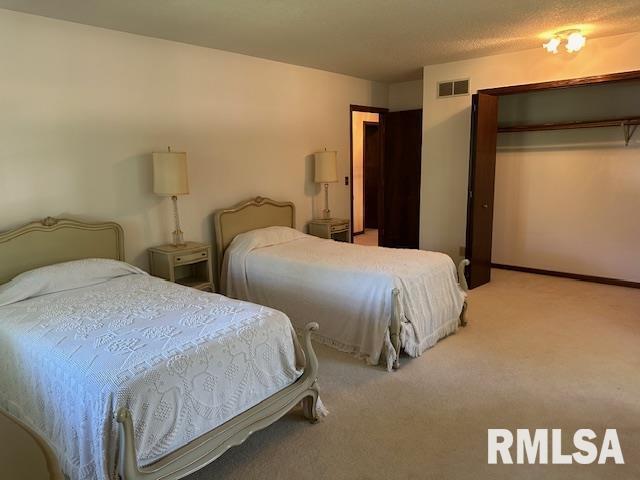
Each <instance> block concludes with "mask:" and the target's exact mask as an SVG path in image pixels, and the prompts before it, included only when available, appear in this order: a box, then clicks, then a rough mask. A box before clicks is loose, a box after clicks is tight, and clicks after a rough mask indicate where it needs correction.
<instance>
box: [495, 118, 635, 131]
mask: <svg viewBox="0 0 640 480" xmlns="http://www.w3.org/2000/svg"><path fill="white" fill-rule="evenodd" d="M622 125H640V117H626V118H611V119H608V120H589V121H579V122H561V123H541V124H537V125H512V126H504V127H498V133H511V132H538V131H543V130H571V129H574V128H600V127H620V126H622Z"/></svg>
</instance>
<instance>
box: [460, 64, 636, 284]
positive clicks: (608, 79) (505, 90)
mask: <svg viewBox="0 0 640 480" xmlns="http://www.w3.org/2000/svg"><path fill="white" fill-rule="evenodd" d="M638 80H640V70H633V71H628V72H618V73H610V74H605V75H594V76H589V77H581V78H572V79H565V80H552V81H548V82H539V83H528V84H522V85H510V86H506V87H498V88H484V89H481V90H478V91H477V93H479V94H480V93H483V94H486V95H491V96H495V97H501V96H505V95H513V94H518V93H528V92H535V91H544V90H559V89H563V88H572V87H580V86H589V85H598V84H612V83H619V82H626V81H638ZM473 135H474V131H473V130H472V131H471V134H470V145H471V147H473V140H474V137H473ZM495 135H496V137H497V135H498V131H497V129H496V132H495ZM474 161H475V158H474V152H473V151H472V148H470V151H469V180H468V181H469V184H468V186H467V221H466V245H465V251H472V249H470V248H469V244H470V243H471V241H472V235H473V226H472V225H471V222H472V218H471V216H470V215H469V212H470V209H471V208H472V207H471V202H472V198H471V189H472V187H473V184H474V177H473V173H474V171H475V165H474V164H473V162H474ZM494 180H495V173H494ZM491 208H492V209H493V205H491ZM491 228H492V229H493V220H492V222H491ZM470 260H471V259H470ZM492 265H493V264H492ZM471 268H473V264H472V265H471ZM470 288H474V286H472V285H470Z"/></svg>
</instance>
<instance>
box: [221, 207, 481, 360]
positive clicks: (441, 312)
mask: <svg viewBox="0 0 640 480" xmlns="http://www.w3.org/2000/svg"><path fill="white" fill-rule="evenodd" d="M214 230H215V233H216V251H217V257H218V262H219V271H220V278H219V284H220V285H221V291H222V292H223V293H224V294H225V295H228V296H230V297H232V298H239V299H242V300H247V301H251V302H255V303H259V304H261V305H268V306H270V307H273V308H276V309H278V310H281V311H283V312H285V313H286V314H287V315H288V316H289V318H290V319H291V321H292V323H293V325H294V327H295V328H297V329H298V330H300V329H302V328H303V326H304V322H305V321H306V319H309V318H311V319H313V320H314V321H316V322H318V323H319V324H320V325H321V327H322V329H321V332H319V333H315V334H314V335H313V337H314V339H315V340H317V341H320V342H321V343H324V344H328V345H331V346H332V347H334V348H337V349H339V350H341V351H344V352H348V353H351V354H353V355H356V356H357V357H359V358H362V359H364V360H366V361H367V363H369V364H372V365H377V364H378V363H383V364H386V366H387V369H388V370H391V369H392V368H393V367H396V368H397V367H398V365H399V359H400V353H401V352H403V351H404V352H405V353H407V354H408V355H410V356H412V357H417V356H420V355H421V354H422V353H423V352H424V351H425V350H426V349H428V348H430V347H432V346H433V345H435V343H436V342H437V341H438V340H440V339H441V338H443V337H445V336H447V335H449V334H451V333H453V332H455V331H456V330H457V328H458V325H460V324H461V325H465V318H464V316H465V311H466V291H467V284H466V281H465V278H464V268H465V266H466V265H468V263H469V262H468V260H463V261H462V262H460V264H459V266H458V268H457V272H456V267H455V265H454V263H453V261H452V260H451V258H450V257H449V256H447V255H445V254H442V253H437V252H427V251H423V250H408V249H391V248H380V247H366V246H361V245H354V244H350V243H343V242H334V241H327V240H324V239H319V238H316V237H313V236H310V235H305V234H303V233H301V232H299V231H297V230H295V206H294V204H293V203H291V202H277V201H274V200H270V199H268V198H262V197H257V198H255V199H251V200H249V201H246V202H243V203H240V204H238V205H236V206H234V207H232V208H227V209H222V210H219V211H217V212H216V214H215V215H214ZM456 273H457V274H456ZM458 279H459V281H458Z"/></svg>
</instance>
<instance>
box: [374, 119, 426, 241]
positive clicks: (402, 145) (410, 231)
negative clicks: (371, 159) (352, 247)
mask: <svg viewBox="0 0 640 480" xmlns="http://www.w3.org/2000/svg"><path fill="white" fill-rule="evenodd" d="M384 117H385V118H384V124H383V128H384V155H383V160H382V176H383V183H384V184H383V186H382V189H383V202H384V203H383V205H384V209H383V210H384V214H383V215H384V222H383V223H384V224H383V226H382V227H381V229H379V238H380V245H382V246H385V247H397V248H418V243H419V237H420V232H419V227H420V170H421V163H422V110H421V109H420V110H407V111H403V112H389V113H387V114H386V115H385V116H384Z"/></svg>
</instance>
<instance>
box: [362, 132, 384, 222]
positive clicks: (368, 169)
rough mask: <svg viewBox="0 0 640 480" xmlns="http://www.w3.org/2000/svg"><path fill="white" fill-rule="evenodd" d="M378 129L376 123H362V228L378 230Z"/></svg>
mask: <svg viewBox="0 0 640 480" xmlns="http://www.w3.org/2000/svg"><path fill="white" fill-rule="evenodd" d="M380 146H381V144H380V128H379V126H378V123H377V122H375V123H374V122H364V145H363V149H362V151H363V154H364V155H363V163H364V168H363V170H364V227H365V228H378V195H379V183H380Z"/></svg>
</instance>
